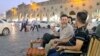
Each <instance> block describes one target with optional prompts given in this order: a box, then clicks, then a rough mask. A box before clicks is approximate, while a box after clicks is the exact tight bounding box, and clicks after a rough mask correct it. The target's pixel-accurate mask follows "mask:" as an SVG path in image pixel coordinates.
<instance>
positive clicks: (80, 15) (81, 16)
mask: <svg viewBox="0 0 100 56" xmlns="http://www.w3.org/2000/svg"><path fill="white" fill-rule="evenodd" d="M77 19H78V20H79V21H80V22H81V23H83V24H85V23H86V19H87V13H85V12H78V13H77Z"/></svg>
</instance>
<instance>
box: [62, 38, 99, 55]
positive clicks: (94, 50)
mask: <svg viewBox="0 0 100 56" xmlns="http://www.w3.org/2000/svg"><path fill="white" fill-rule="evenodd" d="M64 52H65V53H79V54H82V55H81V56H100V40H99V39H97V38H96V37H92V38H91V41H90V44H89V49H88V53H87V54H84V53H82V51H71V50H65V51H64Z"/></svg>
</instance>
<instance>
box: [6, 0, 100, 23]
mask: <svg viewBox="0 0 100 56" xmlns="http://www.w3.org/2000/svg"><path fill="white" fill-rule="evenodd" d="M17 9H18V10H17V17H18V18H22V17H28V18H30V19H32V18H34V19H37V20H46V21H55V20H57V21H58V20H59V16H60V15H61V14H63V13H64V14H67V15H69V16H72V17H75V15H76V13H77V12H78V11H82V10H86V11H87V12H88V13H89V15H90V17H92V14H93V12H96V11H100V0H49V1H46V2H40V3H35V2H32V3H31V4H28V5H26V4H24V3H22V4H20V5H18V8H17ZM6 15H7V16H8V17H12V15H11V13H10V12H9V11H8V12H7V13H6Z"/></svg>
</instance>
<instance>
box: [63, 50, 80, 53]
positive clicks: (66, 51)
mask: <svg viewBox="0 0 100 56" xmlns="http://www.w3.org/2000/svg"><path fill="white" fill-rule="evenodd" d="M64 52H65V53H82V51H72V50H64Z"/></svg>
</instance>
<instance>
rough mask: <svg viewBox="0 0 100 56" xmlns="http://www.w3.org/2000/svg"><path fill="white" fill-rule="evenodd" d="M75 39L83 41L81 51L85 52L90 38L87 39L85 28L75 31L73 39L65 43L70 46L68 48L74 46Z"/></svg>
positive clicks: (87, 34)
mask: <svg viewBox="0 0 100 56" xmlns="http://www.w3.org/2000/svg"><path fill="white" fill-rule="evenodd" d="M77 39H79V40H81V41H83V45H82V48H81V51H83V52H87V50H88V46H89V42H90V38H89V33H88V30H87V29H86V27H85V26H83V27H80V28H77V29H76V30H75V36H74V37H73V38H71V39H70V40H69V42H67V45H70V46H74V45H76V40H77Z"/></svg>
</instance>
